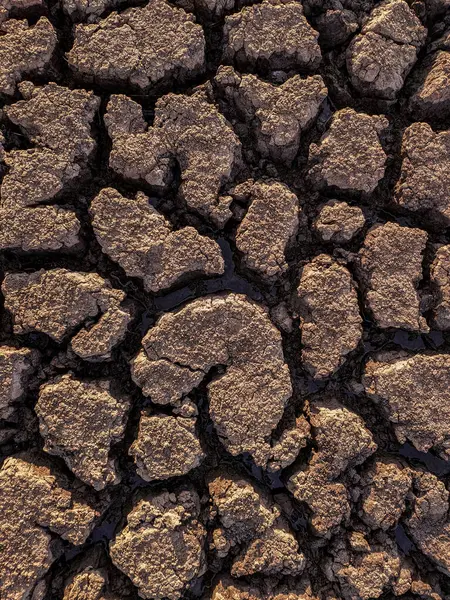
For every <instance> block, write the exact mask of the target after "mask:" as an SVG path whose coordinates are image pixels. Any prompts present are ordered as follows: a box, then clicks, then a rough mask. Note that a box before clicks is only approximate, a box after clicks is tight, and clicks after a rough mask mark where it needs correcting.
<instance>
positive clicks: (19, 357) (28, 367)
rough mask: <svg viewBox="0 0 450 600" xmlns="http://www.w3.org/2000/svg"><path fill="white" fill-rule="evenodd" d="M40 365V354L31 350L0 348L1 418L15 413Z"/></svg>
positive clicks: (9, 347)
mask: <svg viewBox="0 0 450 600" xmlns="http://www.w3.org/2000/svg"><path fill="white" fill-rule="evenodd" d="M38 363H39V352H38V351H37V350H30V349H29V348H13V347H11V346H0V390H1V392H0V418H1V419H7V418H8V417H10V416H11V415H12V414H13V413H14V411H15V404H16V403H18V402H20V401H21V400H22V398H23V396H24V395H25V393H26V391H27V384H28V381H29V379H30V376H31V375H32V373H33V371H34V370H35V368H36V367H37V365H38Z"/></svg>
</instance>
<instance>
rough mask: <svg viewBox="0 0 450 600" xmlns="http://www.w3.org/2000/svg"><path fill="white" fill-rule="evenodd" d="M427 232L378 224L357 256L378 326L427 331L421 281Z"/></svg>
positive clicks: (363, 282)
mask: <svg viewBox="0 0 450 600" xmlns="http://www.w3.org/2000/svg"><path fill="white" fill-rule="evenodd" d="M427 237H428V236H427V233H426V232H425V231H423V230H421V229H416V228H410V227H402V226H400V225H398V224H397V223H386V224H384V225H375V226H374V227H372V229H370V230H369V232H368V233H367V236H366V239H365V240H364V245H363V247H362V248H361V250H360V252H359V256H358V272H359V274H360V277H361V280H362V284H363V287H364V292H365V300H366V303H367V306H368V308H369V309H370V311H371V313H372V315H373V317H374V319H375V322H376V323H377V325H378V326H379V327H400V328H402V329H408V330H411V331H428V326H427V324H426V321H425V319H424V318H423V317H422V315H421V307H420V296H419V292H418V287H419V284H420V282H421V280H422V277H423V267H422V263H423V255H424V251H425V246H426V243H427Z"/></svg>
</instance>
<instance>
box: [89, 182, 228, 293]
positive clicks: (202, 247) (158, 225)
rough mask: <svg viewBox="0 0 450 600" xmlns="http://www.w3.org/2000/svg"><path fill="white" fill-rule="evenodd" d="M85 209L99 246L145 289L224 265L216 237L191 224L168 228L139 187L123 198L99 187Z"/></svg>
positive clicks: (162, 286)
mask: <svg viewBox="0 0 450 600" xmlns="http://www.w3.org/2000/svg"><path fill="white" fill-rule="evenodd" d="M90 213H91V216H92V225H93V227H94V233H95V236H96V238H97V240H98V241H99V243H100V245H101V246H102V249H103V251H104V252H105V253H106V254H108V255H109V256H110V257H111V258H112V259H113V260H115V261H116V262H118V263H119V264H120V266H121V267H123V268H124V269H125V271H126V273H127V275H129V276H131V277H139V278H141V279H143V281H144V286H145V289H146V290H147V291H150V292H159V291H161V290H164V289H167V288H170V287H172V286H173V285H175V284H179V283H181V282H186V281H188V280H189V279H192V278H195V276H196V275H197V276H198V275H220V274H222V273H223V271H224V261H223V258H222V254H221V251H220V247H219V245H218V244H217V242H215V241H213V240H211V239H209V238H207V237H205V236H202V235H200V234H199V233H198V232H197V231H196V230H195V229H194V228H193V227H184V228H183V229H178V230H177V231H172V226H171V225H170V223H169V221H168V220H167V219H166V218H165V217H164V216H163V215H162V214H160V213H159V212H158V211H157V210H156V209H155V208H154V207H153V206H151V205H150V203H149V199H148V198H147V196H145V195H144V194H142V193H140V192H138V193H137V194H136V197H135V198H134V199H129V198H125V197H124V196H122V195H121V194H120V193H119V192H118V191H116V190H115V189H113V188H105V189H103V190H102V191H101V192H100V193H99V194H98V195H97V196H96V197H95V198H94V199H93V201H92V203H91V207H90Z"/></svg>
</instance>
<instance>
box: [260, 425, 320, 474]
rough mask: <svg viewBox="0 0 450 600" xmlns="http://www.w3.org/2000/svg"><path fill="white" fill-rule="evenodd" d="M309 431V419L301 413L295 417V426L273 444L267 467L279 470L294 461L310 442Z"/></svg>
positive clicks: (271, 469) (284, 432)
mask: <svg viewBox="0 0 450 600" xmlns="http://www.w3.org/2000/svg"><path fill="white" fill-rule="evenodd" d="M309 432H310V427H309V423H308V421H307V420H306V418H305V417H304V416H303V415H300V416H299V417H297V418H296V419H295V423H294V425H293V427H291V428H287V429H285V430H284V431H283V433H282V434H281V436H280V439H279V440H278V441H277V442H276V444H274V445H273V447H272V456H271V458H270V461H269V463H268V465H267V469H268V470H269V471H278V470H279V469H284V468H285V467H287V466H288V465H290V464H291V463H293V462H294V460H295V459H296V458H297V456H298V454H299V452H300V450H301V449H302V448H304V447H305V446H306V444H307V443H308V440H309V437H310V436H309Z"/></svg>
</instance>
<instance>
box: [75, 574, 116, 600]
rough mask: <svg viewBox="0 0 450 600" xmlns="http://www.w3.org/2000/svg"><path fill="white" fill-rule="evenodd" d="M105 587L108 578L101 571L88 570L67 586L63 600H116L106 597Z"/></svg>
mask: <svg viewBox="0 0 450 600" xmlns="http://www.w3.org/2000/svg"><path fill="white" fill-rule="evenodd" d="M105 585H106V578H105V575H104V574H103V573H102V571H101V570H99V569H91V568H87V569H85V570H84V571H83V572H82V573H79V574H78V575H76V576H75V577H74V578H73V580H72V581H71V582H70V583H69V584H68V585H67V586H66V588H65V590H64V597H63V600H116V598H115V597H113V596H111V595H105V593H104V591H105Z"/></svg>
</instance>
